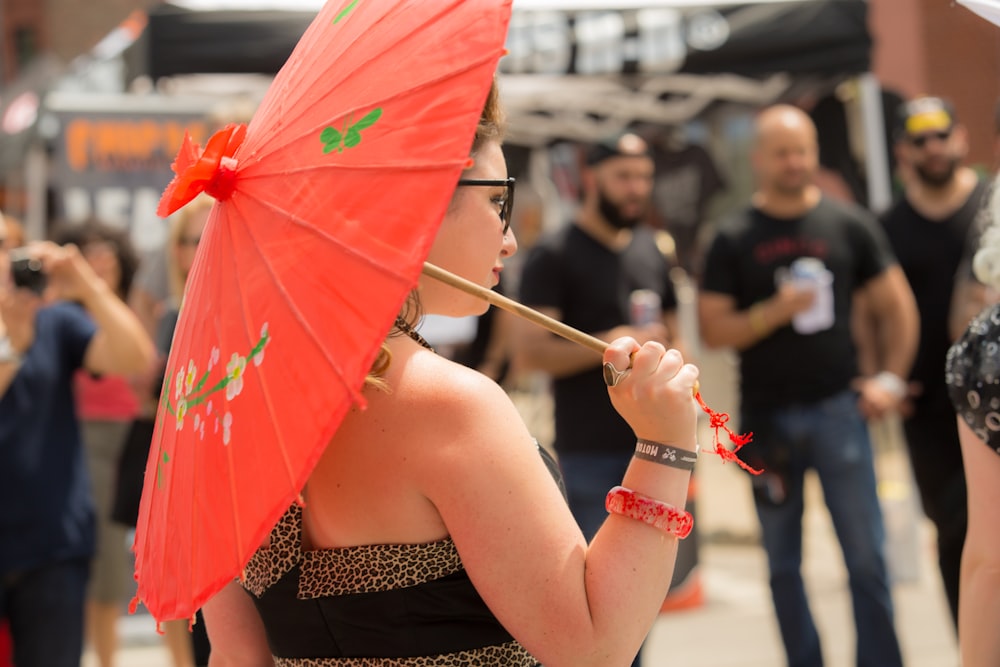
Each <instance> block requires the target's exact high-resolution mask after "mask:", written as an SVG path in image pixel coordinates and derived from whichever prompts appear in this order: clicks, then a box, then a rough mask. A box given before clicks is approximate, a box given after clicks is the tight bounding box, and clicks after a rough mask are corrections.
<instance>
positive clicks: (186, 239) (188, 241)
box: [177, 236, 201, 248]
mask: <svg viewBox="0 0 1000 667" xmlns="http://www.w3.org/2000/svg"><path fill="white" fill-rule="evenodd" d="M200 242H201V237H200V236H182V237H180V238H179V239H177V245H179V246H181V247H189V248H197V247H198V243H200Z"/></svg>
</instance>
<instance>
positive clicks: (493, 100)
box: [365, 77, 505, 389]
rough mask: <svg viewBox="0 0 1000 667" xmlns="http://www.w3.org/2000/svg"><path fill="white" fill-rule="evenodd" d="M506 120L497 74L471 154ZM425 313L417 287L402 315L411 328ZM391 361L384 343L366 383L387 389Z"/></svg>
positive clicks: (498, 134)
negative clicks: (386, 373)
mask: <svg viewBox="0 0 1000 667" xmlns="http://www.w3.org/2000/svg"><path fill="white" fill-rule="evenodd" d="M504 123H505V119H504V113H503V109H502V107H501V106H500V90H499V88H498V87H497V81H496V78H495V77H494V79H493V83H492V85H490V92H489V94H488V95H487V96H486V103H485V105H484V106H483V113H482V115H480V117H479V125H477V126H476V134H475V136H474V137H473V139H472V148H471V150H470V151H469V155H470V156H472V157H475V155H476V154H477V153H478V152H479V151H480V150H481V149H482V148H483V146H485V145H486V144H487V143H489V142H491V141H498V142H499V141H503V135H504ZM421 315H422V310H421V307H420V296H419V294H417V290H413V291H411V292H410V293H409V295H407V297H406V301H405V302H404V303H403V307H402V308H400V311H399V316H398V317H399V319H400V320H402V321H404V322H405V323H406V324H407V325H409V326H410V327H414V326H416V324H417V321H418V320H419V319H420V317H421ZM401 335H404V332H403V330H402V329H400V328H399V327H398V326H397V325H395V324H394V325H393V326H392V329H390V330H389V336H388V337H389V338H393V337H396V336H401ZM391 363H392V353H391V352H389V348H388V346H386V344H385V343H382V347H381V349H379V351H378V355H377V356H376V357H375V361H374V363H372V367H371V370H370V371H369V372H368V376H367V377H366V378H365V386H366V387H375V388H378V389H387V386H386V384H385V379H384V377H385V372H386V371H387V370H388V369H389V365H390V364H391Z"/></svg>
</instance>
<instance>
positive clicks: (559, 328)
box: [424, 262, 608, 355]
mask: <svg viewBox="0 0 1000 667" xmlns="http://www.w3.org/2000/svg"><path fill="white" fill-rule="evenodd" d="M424 275H426V276H430V277H431V278H434V279H435V280H440V281H441V282H443V283H445V284H447V285H451V286H452V287H454V288H456V289H460V290H462V291H463V292H465V293H467V294H471V295H473V296H477V297H479V298H480V299H482V300H484V301H486V302H488V303H491V304H493V305H494V306H496V307H497V308H503V309H504V310H506V311H507V312H510V313H513V314H515V315H517V316H518V317H523V318H524V319H526V320H529V321H531V322H534V323H535V324H538V325H540V326H542V327H545V328H546V329H548V330H549V331H551V332H552V333H554V334H557V335H559V336H562V337H563V338H565V339H567V340H571V341H573V342H574V343H579V344H580V345H583V346H584V347H589V348H590V349H591V350H593V351H594V352H596V353H598V354H601V355H603V354H604V350H605V349H607V347H608V344H607V343H605V342H604V341H603V340H601V339H600V338H595V337H593V336H591V335H590V334H585V333H583V332H582V331H579V330H578V329H574V328H573V327H571V326H567V325H565V324H563V323H562V322H560V321H559V320H554V319H552V318H551V317H548V316H547V315H542V314H541V313H540V312H538V311H537V310H532V309H531V308H528V307H527V306H523V305H521V304H519V303H518V302H517V301H514V300H513V299H509V298H507V297H505V296H504V295H502V294H498V293H497V292H494V291H493V290H491V289H486V288H485V287H482V286H480V285H477V284H476V283H474V282H471V281H468V280H466V279H465V278H460V277H459V276H456V275H455V274H454V273H450V272H448V271H445V270H444V269H442V268H440V267H437V266H435V265H433V264H431V263H429V262H424Z"/></svg>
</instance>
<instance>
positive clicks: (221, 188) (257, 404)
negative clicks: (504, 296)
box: [135, 0, 510, 620]
mask: <svg viewBox="0 0 1000 667" xmlns="http://www.w3.org/2000/svg"><path fill="white" fill-rule="evenodd" d="M509 14H510V1H509V0H437V1H435V2H426V1H425V0H377V1H376V0H367V1H365V2H359V1H358V0H353V1H352V0H331V1H330V2H328V3H327V4H326V6H324V8H323V9H322V10H321V11H320V12H319V14H318V15H317V16H316V17H315V19H314V20H313V21H312V23H311V24H310V26H309V28H308V29H307V30H306V32H305V34H304V35H303V37H302V39H301V40H300V42H299V44H298V46H296V48H295V50H294V52H293V53H292V55H291V56H290V58H289V60H288V62H287V63H286V64H285V66H284V67H283V68H282V69H281V71H280V72H279V73H278V75H277V77H276V79H275V80H274V82H273V84H272V86H271V88H270V89H269V91H268V93H267V95H266V96H265V99H264V100H263V102H262V103H261V106H260V108H259V109H258V112H257V114H256V115H255V116H254V118H253V120H252V121H251V122H250V125H249V127H248V128H243V127H235V126H231V127H228V128H226V129H225V130H223V131H221V132H220V133H218V134H217V135H215V136H214V137H213V138H212V139H211V140H209V142H208V144H207V146H206V147H205V150H204V151H202V150H201V148H200V147H198V146H195V145H193V144H192V143H190V142H188V143H187V144H186V145H185V147H184V148H182V150H181V153H180V155H179V156H178V158H177V161H176V163H175V166H174V169H175V171H176V172H177V174H178V175H177V177H176V178H175V180H174V181H173V182H172V183H171V185H170V187H168V189H167V192H166V193H165V194H164V198H163V200H162V201H161V213H168V212H169V211H171V210H173V209H175V208H177V207H178V206H180V205H182V204H183V203H184V202H185V201H187V200H189V199H190V198H191V197H193V196H195V195H196V194H197V193H198V192H200V191H205V192H208V193H209V194H211V195H212V196H214V197H215V198H216V199H218V200H219V202H218V203H216V204H215V206H214V208H213V210H212V212H211V214H210V217H209V221H208V223H207V226H206V229H205V232H204V234H203V236H202V241H201V243H200V245H199V248H198V255H197V258H196V260H195V264H194V267H193V269H192V272H191V275H190V277H189V279H188V285H187V291H186V293H185V297H184V303H183V306H182V309H181V313H180V318H179V322H178V325H177V330H176V332H175V336H174V342H173V346H172V350H171V353H170V358H169V360H168V363H167V375H166V380H165V383H164V388H163V392H162V395H161V401H160V410H159V413H158V415H157V428H156V432H155V434H154V438H153V443H152V447H151V449H150V458H149V462H148V465H147V470H146V478H145V486H144V490H143V497H142V503H141V506H140V510H139V512H140V513H139V524H138V526H137V529H136V542H135V551H136V577H137V580H138V593H137V600H141V601H142V602H143V603H145V604H146V606H147V607H149V609H150V611H151V612H152V613H153V615H154V616H155V617H156V618H157V619H158V620H167V619H174V618H190V617H191V616H192V615H193V614H194V612H195V611H196V610H197V609H198V608H199V607H200V606H201V605H202V604H204V602H205V601H206V600H208V599H209V598H210V597H211V596H212V595H213V594H214V593H215V592H217V591H218V590H220V589H221V588H222V587H223V586H225V585H226V583H228V582H229V581H231V580H232V579H233V578H234V577H236V576H238V575H239V574H240V572H241V570H242V568H243V567H244V565H245V564H246V563H247V561H248V560H249V559H250V557H251V556H252V554H253V552H254V551H255V550H256V549H257V547H258V546H259V545H260V544H261V542H262V540H263V539H264V538H265V537H266V535H267V534H268V532H269V531H270V529H271V527H272V526H273V525H274V523H275V522H276V521H277V519H278V518H279V517H280V516H281V514H282V513H283V512H284V511H285V510H286V509H287V508H288V506H289V504H290V503H292V502H294V501H295V500H296V499H297V498H298V497H299V494H300V492H301V489H302V488H303V486H304V484H305V482H306V480H307V478H308V476H309V474H310V472H311V471H312V469H313V467H314V466H315V464H316V462H317V460H318V458H319V457H320V455H321V454H322V452H323V449H324V447H325V446H326V444H327V442H328V441H329V439H330V437H331V436H332V434H333V433H334V432H335V430H336V429H337V427H338V425H339V423H340V421H341V420H342V418H343V415H344V414H345V413H346V411H347V410H348V409H349V408H350V407H351V406H353V405H356V404H360V403H362V402H363V399H362V397H361V394H360V390H361V387H362V384H363V381H364V378H365V376H366V374H367V373H368V371H369V369H370V366H371V363H372V361H373V359H374V358H375V355H376V354H377V352H378V349H379V347H380V345H381V343H382V341H383V339H384V337H385V335H386V333H387V332H388V330H389V328H390V326H391V324H392V322H393V320H394V318H395V316H396V314H397V313H398V311H399V308H400V306H401V304H402V303H403V301H404V299H405V298H406V295H407V294H408V293H409V291H410V290H411V289H413V288H414V287H415V286H416V283H417V279H418V277H419V274H420V270H421V267H422V264H423V260H424V259H425V257H426V255H427V253H428V251H429V248H430V245H431V243H432V242H433V239H434V236H435V234H436V232H437V228H438V225H439V223H440V221H441V219H442V217H443V215H444V213H445V210H446V208H447V205H448V202H449V200H450V198H451V193H452V191H453V189H454V186H455V184H456V182H457V180H458V178H459V176H460V174H461V172H462V171H463V169H465V168H466V167H467V166H468V165H469V157H468V156H469V150H470V147H471V143H472V138H473V135H474V131H475V127H476V124H477V122H478V119H479V116H480V113H481V111H482V107H483V104H484V101H485V99H486V95H487V93H488V90H489V88H490V85H491V81H492V79H493V76H494V72H495V70H496V66H497V62H498V60H499V58H500V56H501V55H502V52H503V44H504V37H505V34H506V29H507V22H508V19H509Z"/></svg>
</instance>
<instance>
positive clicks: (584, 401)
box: [515, 134, 679, 541]
mask: <svg viewBox="0 0 1000 667" xmlns="http://www.w3.org/2000/svg"><path fill="white" fill-rule="evenodd" d="M582 176H583V190H584V201H583V206H582V208H581V210H580V212H579V215H578V217H577V219H576V220H575V221H574V222H573V223H572V224H568V225H566V226H565V227H563V228H561V229H559V230H558V231H557V232H556V233H554V234H551V235H549V236H547V237H545V238H543V239H542V240H541V241H539V243H538V244H536V245H535V246H534V247H533V248H532V249H531V251H530V252H529V254H528V257H527V259H526V260H525V263H524V269H523V273H522V276H521V288H520V299H521V301H522V302H523V303H524V304H525V305H528V306H531V307H533V308H536V309H537V310H539V311H541V312H542V313H544V314H546V315H549V316H550V317H553V318H555V319H557V320H560V321H562V322H564V323H566V324H568V325H570V326H572V327H574V328H577V329H580V330H582V331H585V332H587V333H590V334H592V335H594V336H596V337H597V338H600V339H602V340H605V341H611V340H614V339H615V338H618V337H620V336H632V337H633V338H635V339H636V340H637V341H638V342H639V343H640V344H641V343H644V342H646V341H649V340H656V341H659V342H660V343H662V344H663V345H665V346H667V347H671V346H673V347H677V346H678V345H679V340H678V328H677V321H676V305H677V301H676V298H675V295H674V290H673V284H672V283H671V280H670V275H669V273H670V268H671V267H670V265H669V263H668V262H667V260H666V258H665V257H664V255H663V253H661V252H660V250H659V249H658V247H657V245H656V237H655V235H654V232H653V230H651V229H650V228H648V227H646V226H643V225H641V224H640V221H641V220H643V218H644V217H645V215H646V213H647V212H648V210H649V206H650V202H651V195H652V189H653V160H652V158H651V157H650V154H649V148H648V146H647V144H646V142H645V141H644V140H642V139H641V138H640V137H638V136H637V135H635V134H622V135H617V136H615V137H612V138H609V139H607V140H606V141H604V142H602V143H600V144H597V145H596V146H594V147H593V148H592V149H591V150H590V152H589V153H588V155H587V169H585V170H584V173H583V175H582ZM638 290H649V292H652V293H654V294H655V295H656V296H655V297H652V300H653V301H656V300H657V297H658V300H659V302H660V304H659V308H654V307H650V308H642V309H641V310H646V311H647V312H646V314H645V315H644V316H643V318H645V319H647V321H646V322H645V323H637V324H632V317H631V310H632V308H631V306H630V302H631V301H632V299H633V298H638V297H633V296H632V295H633V294H634V293H635V292H636V291H638ZM649 292H641V293H640V294H642V295H644V296H645V297H646V298H650V297H649ZM653 305H655V304H653ZM515 326H516V328H517V331H516V335H517V340H518V345H517V349H518V353H519V354H520V355H521V359H522V360H523V361H524V362H525V363H526V364H527V365H529V366H531V367H534V368H537V369H540V370H543V371H545V372H547V373H548V374H549V375H551V376H552V378H553V394H554V403H555V443H554V447H555V450H556V453H557V454H558V457H559V464H560V466H561V467H562V469H563V473H564V477H565V481H566V488H567V495H568V498H569V504H570V509H571V510H572V511H573V515H574V517H576V520H577V522H578V523H579V524H580V527H581V529H582V530H583V533H584V535H585V536H586V537H587V540H588V541H589V540H590V539H591V538H592V537H593V536H594V534H595V533H596V532H597V529H598V528H600V526H601V524H602V523H603V522H604V520H605V519H606V518H607V511H606V510H605V508H604V499H605V496H606V494H607V492H608V490H609V489H610V488H611V487H613V486H615V485H617V484H619V483H620V480H621V478H622V475H623V474H624V473H625V469H626V468H627V467H628V464H629V461H630V460H631V458H632V453H633V451H634V450H635V435H634V434H633V432H632V429H631V428H629V426H628V424H626V423H625V420H623V419H622V418H621V417H620V416H618V414H617V413H616V412H615V411H614V409H612V406H611V402H610V401H609V399H608V391H607V386H606V385H605V384H604V380H603V378H602V374H601V358H600V356H599V355H597V354H595V353H594V352H593V350H590V349H588V348H585V347H582V346H580V345H579V344H577V343H572V342H569V341H567V340H563V339H562V338H558V337H556V336H554V335H553V334H550V333H549V332H547V331H545V330H544V329H541V328H540V327H537V326H534V325H531V324H530V323H525V324H522V323H517V324H516V325H515Z"/></svg>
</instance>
